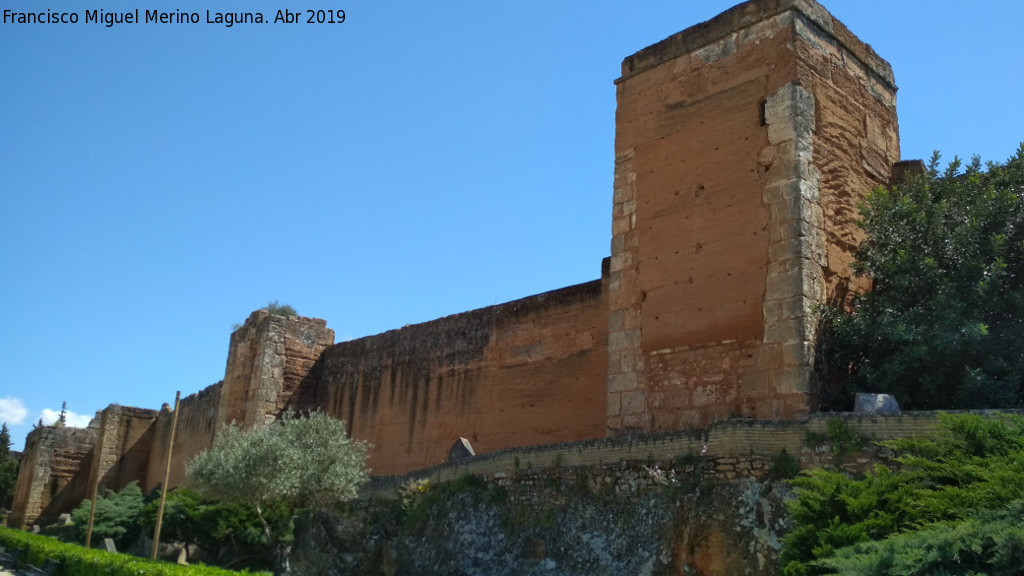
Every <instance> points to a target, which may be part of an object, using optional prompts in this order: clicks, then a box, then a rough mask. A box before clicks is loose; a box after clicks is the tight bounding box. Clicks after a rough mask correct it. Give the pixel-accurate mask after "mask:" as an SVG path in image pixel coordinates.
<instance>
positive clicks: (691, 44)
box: [615, 0, 896, 92]
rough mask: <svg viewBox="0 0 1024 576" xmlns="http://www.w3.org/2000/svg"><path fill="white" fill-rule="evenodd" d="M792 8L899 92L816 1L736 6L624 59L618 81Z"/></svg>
mask: <svg viewBox="0 0 1024 576" xmlns="http://www.w3.org/2000/svg"><path fill="white" fill-rule="evenodd" d="M790 11H792V12H796V13H799V14H801V15H803V16H804V17H805V18H807V19H808V20H810V21H811V22H813V23H814V24H815V25H817V26H818V27H819V28H820V29H821V30H822V31H823V32H825V33H826V34H828V35H829V36H831V37H832V38H833V39H835V41H836V42H837V43H838V44H840V45H841V46H843V48H845V49H846V50H847V51H849V52H850V53H851V54H852V55H853V56H855V57H856V58H857V59H858V60H860V61H861V62H862V63H863V64H864V65H865V66H866V67H867V68H868V69H870V70H871V71H873V72H874V73H875V74H876V75H877V76H878V77H879V78H880V79H881V80H882V81H884V82H885V83H886V84H888V85H889V87H890V88H891V89H892V90H893V91H894V92H895V91H896V82H895V79H894V77H893V73H892V67H891V66H890V65H889V63H888V62H886V61H885V59H883V58H882V57H881V56H879V55H878V54H877V53H875V51H874V49H872V48H871V46H870V45H868V44H866V43H864V42H863V41H861V40H860V39H859V38H857V36H855V35H854V34H853V33H852V32H850V30H849V29H848V28H847V27H846V26H845V25H844V24H843V23H842V22H840V21H839V20H838V19H836V18H835V17H834V16H832V14H831V13H829V11H828V10H827V9H825V7H824V6H822V5H821V4H819V3H818V2H816V1H815V0H749V1H748V2H744V3H742V4H738V5H736V6H733V7H732V8H730V9H728V10H726V11H725V12H722V13H721V14H719V15H718V16H715V17H714V18H712V19H710V20H708V21H706V22H701V23H700V24H696V25H694V26H690V27H689V28H687V29H685V30H683V31H681V32H677V33H676V34H673V35H672V36H669V37H668V38H666V39H664V40H662V41H661V42H657V43H655V44H652V45H650V46H648V47H646V48H644V49H642V50H640V51H638V52H636V53H635V54H633V55H631V56H628V57H626V58H625V59H624V60H623V61H622V76H621V77H619V78H618V79H617V80H615V83H616V84H620V83H622V82H624V81H626V80H628V79H630V78H632V77H633V76H636V75H638V74H641V73H643V72H646V71H647V70H650V69H652V68H654V67H656V66H658V65H660V64H663V63H665V62H668V61H670V60H673V59H675V58H678V57H679V56H682V55H684V54H687V53H690V52H693V51H695V50H698V49H700V48H703V47H706V46H709V45H711V44H713V43H715V42H717V41H719V40H721V39H723V38H725V37H727V36H729V35H731V34H734V33H736V32H739V31H741V30H743V29H746V28H750V27H751V26H754V25H755V24H758V23H760V22H764V21H766V20H769V19H771V18H774V17H776V16H778V15H780V14H782V13H785V12H790Z"/></svg>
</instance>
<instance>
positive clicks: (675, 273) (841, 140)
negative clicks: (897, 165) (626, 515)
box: [607, 0, 899, 434]
mask: <svg viewBox="0 0 1024 576" xmlns="http://www.w3.org/2000/svg"><path fill="white" fill-rule="evenodd" d="M617 98H618V109H617V113H616V137H615V154H616V162H615V177H614V207H613V213H612V234H613V237H612V256H611V275H610V279H609V291H610V293H609V303H610V313H609V365H608V405H609V413H608V419H607V428H608V430H609V433H612V434H615V433H626V432H629V431H642V432H657V431H666V430H676V429H679V428H684V427H690V426H703V425H706V424H708V423H710V422H713V421H716V420H719V419H722V418H726V417H729V416H730V415H742V416H748V417H755V418H798V417H801V416H805V415H806V414H807V413H808V412H809V411H810V410H811V409H813V408H814V407H815V403H814V399H813V397H812V392H813V385H814V382H813V376H814V374H813V370H814V356H815V347H816V344H817V334H816V328H817V327H816V318H815V316H814V314H813V307H814V305H815V304H818V303H824V302H836V303H843V302H846V301H847V300H848V296H849V291H850V290H862V289H864V288H865V286H864V285H863V282H861V283H860V284H859V285H858V284H857V283H856V282H851V280H850V275H851V270H850V267H849V264H850V262H851V259H852V252H853V249H854V248H855V246H856V243H857V241H859V239H860V236H859V234H860V232H859V230H858V228H857V226H856V222H855V217H856V211H855V207H856V204H857V202H858V201H859V200H860V199H861V198H863V196H864V195H865V194H866V193H867V192H868V191H870V190H871V189H872V188H874V187H876V186H878V185H882V184H885V183H886V182H887V181H888V179H889V172H890V168H891V166H892V164H893V163H894V162H896V161H897V160H899V141H898V137H897V136H896V133H897V125H896V113H895V86H894V84H893V80H892V71H891V69H890V68H889V66H888V64H887V63H885V62H884V61H883V60H881V59H880V58H878V57H877V56H876V55H875V54H874V52H873V51H871V49H870V47H868V46H866V45H864V44H863V43H861V42H860V41H859V40H857V39H856V38H855V37H854V36H853V35H852V34H850V33H849V31H847V30H846V28H845V27H843V26H842V25H841V24H840V23H838V22H837V21H835V19H833V18H832V16H831V15H830V14H828V12H827V11H825V9H824V8H822V7H821V6H820V5H818V4H817V3H815V2H812V1H809V0H807V1H804V0H758V1H753V2H747V3H745V4H743V5H740V6H737V7H735V8H733V9H731V10H729V11H727V12H725V13H723V14H721V15H720V16H718V17H716V18H714V19H713V20H711V21H708V22H705V23H703V24H701V25H698V26H694V27H692V28H690V29H688V30H685V31H683V32H680V33H679V34H676V35H674V36H672V37H670V38H668V39H666V40H664V41H662V42H660V43H658V44H655V45H653V46H651V47H648V48H646V49H644V50H642V51H640V52H638V53H637V54H634V55H633V56H631V57H629V58H627V59H626V60H625V61H624V62H623V64H622V77H621V78H620V79H619V80H618V81H617Z"/></svg>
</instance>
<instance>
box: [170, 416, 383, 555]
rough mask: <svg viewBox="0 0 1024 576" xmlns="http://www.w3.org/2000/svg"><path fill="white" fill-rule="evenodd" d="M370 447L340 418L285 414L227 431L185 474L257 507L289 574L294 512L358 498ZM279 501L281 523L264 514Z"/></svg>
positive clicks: (205, 490) (223, 496) (203, 487)
mask: <svg viewBox="0 0 1024 576" xmlns="http://www.w3.org/2000/svg"><path fill="white" fill-rule="evenodd" d="M366 452H367V445H366V444H365V443H362V442H355V441H352V440H351V439H350V438H349V437H348V434H347V433H346V430H345V424H344V423H343V422H341V421H339V420H335V419H333V418H331V417H330V416H328V415H326V414H323V413H321V412H314V413H312V414H309V415H308V416H306V417H299V416H295V415H294V414H291V413H285V414H284V415H283V416H282V417H281V419H280V420H278V421H276V422H274V423H273V424H270V425H268V426H263V427H258V428H253V429H250V430H246V431H244V432H243V431H242V430H240V429H239V428H237V427H235V426H229V427H227V428H225V429H223V430H221V431H220V432H219V433H218V434H217V437H216V439H214V442H213V446H211V447H210V449H209V450H207V451H206V452H203V453H201V454H199V455H198V456H196V457H195V458H194V459H193V460H192V461H190V462H189V463H188V466H187V467H186V475H187V477H188V478H189V481H190V483H191V484H192V485H193V486H195V487H196V488H197V489H198V490H199V492H200V493H202V494H204V495H206V496H209V497H211V498H215V499H219V500H223V501H225V502H235V503H239V504H249V505H252V506H254V507H255V509H256V514H257V516H258V517H259V519H260V521H261V522H262V524H263V528H264V533H265V535H266V537H267V540H268V541H269V542H271V543H273V544H274V546H275V547H276V549H277V554H278V565H277V567H276V570H277V572H279V573H284V572H287V571H288V563H287V555H288V549H289V546H290V539H291V533H292V521H293V520H294V518H295V516H296V514H297V513H298V512H299V511H300V509H303V508H312V507H321V506H329V505H332V504H337V503H341V502H345V501H348V500H352V499H354V498H355V497H356V495H357V491H358V489H359V487H360V486H361V485H362V484H363V483H364V482H366V480H367V479H368V470H367V469H366ZM273 506H277V507H278V510H279V511H280V518H281V519H282V521H281V522H278V523H276V524H275V523H272V522H271V521H270V518H269V517H268V514H267V513H266V512H267V509H268V507H273Z"/></svg>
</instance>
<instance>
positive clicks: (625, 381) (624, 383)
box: [608, 373, 637, 392]
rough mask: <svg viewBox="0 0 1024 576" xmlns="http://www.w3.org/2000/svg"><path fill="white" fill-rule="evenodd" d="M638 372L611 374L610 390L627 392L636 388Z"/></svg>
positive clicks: (609, 378)
mask: <svg viewBox="0 0 1024 576" xmlns="http://www.w3.org/2000/svg"><path fill="white" fill-rule="evenodd" d="M636 386H637V379H636V373H624V374H609V375H608V392H625V391H628V390H636Z"/></svg>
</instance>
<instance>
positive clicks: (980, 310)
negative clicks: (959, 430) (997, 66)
mask: <svg viewBox="0 0 1024 576" xmlns="http://www.w3.org/2000/svg"><path fill="white" fill-rule="evenodd" d="M938 160H939V156H938V153H936V155H935V156H934V157H933V159H932V162H931V165H930V167H929V169H928V171H927V172H926V173H925V174H924V175H923V176H920V177H914V178H910V179H909V180H908V181H906V182H904V183H902V184H900V185H898V186H895V187H893V188H891V189H885V188H882V189H879V190H876V191H875V192H873V193H871V194H870V195H869V196H868V197H867V199H866V201H865V202H864V204H863V205H862V207H861V212H862V216H863V221H862V225H863V227H864V229H865V231H866V232H867V240H865V241H864V242H863V243H862V244H861V246H860V248H859V249H858V251H857V262H856V264H855V265H854V269H855V272H856V273H857V274H860V275H866V276H868V277H870V278H871V279H872V282H873V289H872V291H871V292H869V293H867V294H865V295H863V296H862V297H859V298H858V299H857V300H856V301H855V302H854V307H853V312H852V314H847V313H845V312H843V311H841V310H838V309H830V310H828V312H827V314H826V325H827V328H826V333H830V334H831V335H832V338H831V344H830V349H831V350H832V353H831V360H832V363H833V366H836V367H840V372H842V373H848V379H847V380H846V383H845V385H844V386H842V392H841V393H840V394H839V396H838V397H837V398H836V399H835V401H836V403H837V405H838V406H847V407H848V406H849V405H850V401H851V395H852V393H853V392H854V391H868V392H885V393H891V394H893V395H894V396H895V397H896V399H897V400H898V401H899V402H900V404H901V405H902V406H904V407H905V408H912V409H934V408H989V407H1015V406H1018V405H1020V403H1021V399H1022V384H1024V352H1022V351H1024V144H1022V145H1021V148H1020V149H1019V150H1018V151H1017V153H1016V155H1015V156H1014V157H1012V158H1010V160H1009V161H1007V162H1006V164H1004V165H994V164H989V165H988V166H987V169H985V170H983V169H982V166H981V163H980V161H979V160H978V159H977V158H975V160H974V161H973V162H972V163H971V164H969V165H968V166H967V167H966V169H965V170H961V164H960V162H959V160H956V159H954V160H953V161H952V162H950V164H949V165H948V167H947V168H946V169H945V171H943V172H940V171H939V169H938Z"/></svg>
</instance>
